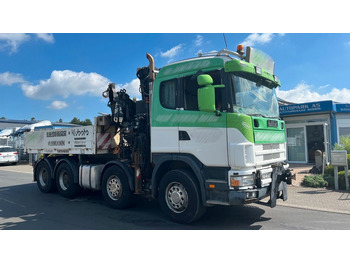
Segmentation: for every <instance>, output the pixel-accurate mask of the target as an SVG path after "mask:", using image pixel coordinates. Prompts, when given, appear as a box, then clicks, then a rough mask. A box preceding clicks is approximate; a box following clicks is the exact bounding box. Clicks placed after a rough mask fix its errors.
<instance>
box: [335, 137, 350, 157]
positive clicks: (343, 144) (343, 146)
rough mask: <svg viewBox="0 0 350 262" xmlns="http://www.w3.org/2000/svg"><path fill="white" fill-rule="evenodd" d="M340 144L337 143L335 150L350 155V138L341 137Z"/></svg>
mask: <svg viewBox="0 0 350 262" xmlns="http://www.w3.org/2000/svg"><path fill="white" fill-rule="evenodd" d="M339 142H340V143H339V144H338V143H335V145H334V150H346V151H347V152H348V154H350V136H341V137H340V139H339Z"/></svg>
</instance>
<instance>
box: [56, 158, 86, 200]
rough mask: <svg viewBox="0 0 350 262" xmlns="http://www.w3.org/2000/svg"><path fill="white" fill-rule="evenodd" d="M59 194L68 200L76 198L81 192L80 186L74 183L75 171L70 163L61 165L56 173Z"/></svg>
mask: <svg viewBox="0 0 350 262" xmlns="http://www.w3.org/2000/svg"><path fill="white" fill-rule="evenodd" d="M56 186H57V189H58V192H59V193H60V194H61V195H62V196H63V197H66V198H74V197H76V196H77V195H78V194H79V193H80V192H81V191H82V188H81V187H80V186H79V184H76V183H74V171H73V169H72V168H71V166H70V165H69V164H68V163H65V162H64V163H61V164H60V165H59V166H58V168H57V171H56Z"/></svg>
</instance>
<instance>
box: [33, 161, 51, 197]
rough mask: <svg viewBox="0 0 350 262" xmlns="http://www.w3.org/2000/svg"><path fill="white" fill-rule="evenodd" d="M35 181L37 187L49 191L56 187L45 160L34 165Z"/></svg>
mask: <svg viewBox="0 0 350 262" xmlns="http://www.w3.org/2000/svg"><path fill="white" fill-rule="evenodd" d="M36 183H37V185H38V188H39V189H40V190H41V191H42V192H44V193H49V192H52V191H54V190H55V189H56V185H55V180H54V179H52V174H51V169H50V167H49V164H48V163H47V162H46V161H41V162H40V163H39V164H38V165H37V167H36Z"/></svg>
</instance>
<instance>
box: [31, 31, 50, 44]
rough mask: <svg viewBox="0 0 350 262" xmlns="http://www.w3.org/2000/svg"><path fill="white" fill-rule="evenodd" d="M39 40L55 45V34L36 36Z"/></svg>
mask: <svg viewBox="0 0 350 262" xmlns="http://www.w3.org/2000/svg"><path fill="white" fill-rule="evenodd" d="M35 35H36V37H37V38H39V39H41V40H44V41H45V42H48V43H54V42H55V39H54V38H53V34H42V33H40V34H35Z"/></svg>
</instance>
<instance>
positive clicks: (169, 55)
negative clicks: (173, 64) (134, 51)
mask: <svg viewBox="0 0 350 262" xmlns="http://www.w3.org/2000/svg"><path fill="white" fill-rule="evenodd" d="M182 46H183V45H182V44H179V45H177V46H174V47H173V48H171V49H169V50H168V51H166V52H164V53H163V52H160V56H161V57H165V58H173V57H174V56H176V55H177V54H179V52H181V50H182Z"/></svg>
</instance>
